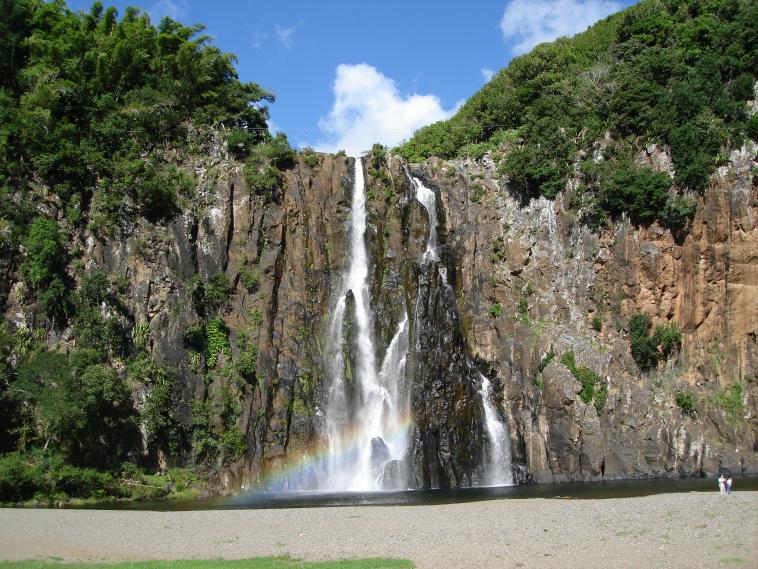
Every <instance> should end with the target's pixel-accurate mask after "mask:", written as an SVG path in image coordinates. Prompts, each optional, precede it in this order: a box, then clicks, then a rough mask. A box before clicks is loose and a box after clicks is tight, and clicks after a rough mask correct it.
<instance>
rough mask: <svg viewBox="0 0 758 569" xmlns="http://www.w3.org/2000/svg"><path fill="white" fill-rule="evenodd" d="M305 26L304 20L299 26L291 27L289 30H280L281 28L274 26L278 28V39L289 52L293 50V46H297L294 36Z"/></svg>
mask: <svg viewBox="0 0 758 569" xmlns="http://www.w3.org/2000/svg"><path fill="white" fill-rule="evenodd" d="M303 24H305V22H303V20H300V21H299V22H298V23H297V24H295V25H294V26H290V27H289V28H280V27H279V26H274V27H275V28H276V37H278V38H279V42H280V43H281V44H282V46H283V47H284V49H286V50H287V51H289V50H291V49H292V46H293V45H295V40H294V39H293V38H292V36H293V35H294V34H295V31H296V30H297V29H298V28H299V27H301V26H302V25H303Z"/></svg>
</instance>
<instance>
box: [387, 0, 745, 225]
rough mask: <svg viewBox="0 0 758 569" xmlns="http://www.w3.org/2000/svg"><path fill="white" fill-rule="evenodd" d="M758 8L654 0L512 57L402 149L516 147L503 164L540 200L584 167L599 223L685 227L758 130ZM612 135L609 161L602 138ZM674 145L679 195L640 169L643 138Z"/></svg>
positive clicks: (735, 2) (453, 151)
mask: <svg viewBox="0 0 758 569" xmlns="http://www.w3.org/2000/svg"><path fill="white" fill-rule="evenodd" d="M756 69H758V6H756V4H755V2H750V1H749V0H723V1H701V0H689V1H686V2H681V1H678V0H677V1H674V0H671V1H668V0H649V1H645V2H640V3H639V4H638V5H636V6H633V7H632V8H629V9H628V10H625V11H624V12H620V13H618V14H615V15H612V16H610V17H608V18H607V19H605V20H603V21H601V22H599V23H597V24H595V25H594V26H592V27H591V28H590V29H589V30H588V31H586V32H584V33H582V34H579V35H577V36H574V37H572V38H562V39H559V40H557V41H555V42H552V43H546V44H542V45H540V46H538V47H536V48H535V49H534V50H533V51H532V52H530V53H528V54H526V55H523V56H521V57H518V58H516V59H514V60H513V61H511V62H510V64H509V65H508V67H507V68H505V69H502V70H501V71H500V72H499V73H497V75H496V76H495V77H494V78H493V79H492V80H491V81H490V82H489V83H488V84H487V85H485V86H484V87H483V88H482V90H481V91H479V92H478V93H476V94H475V95H474V96H473V97H471V98H470V99H469V100H468V101H467V102H466V103H465V104H464V105H463V107H462V108H461V109H460V111H458V113H457V114H456V115H455V116H454V117H452V118H451V119H449V120H447V121H443V122H439V123H436V124H433V125H430V126H427V127H424V128H422V129H420V130H419V131H418V132H417V133H416V134H415V135H414V136H413V138H411V139H410V140H409V141H408V142H406V143H405V144H403V145H402V146H401V147H400V148H399V149H398V152H399V153H400V155H402V156H403V157H404V158H406V159H407V160H409V161H411V162H421V161H423V160H425V159H427V158H429V157H430V156H437V157H439V158H445V159H450V158H454V157H466V156H468V157H472V158H481V157H482V156H483V155H484V153H485V152H486V151H487V150H493V149H495V148H498V147H501V148H508V152H507V154H506V156H505V157H504V159H503V160H502V162H501V163H500V171H501V172H502V173H504V174H507V175H508V176H509V178H510V179H511V180H512V181H514V182H515V183H517V184H518V185H519V186H520V187H521V188H522V189H523V190H524V191H525V192H527V193H528V194H530V195H540V194H541V195H544V196H546V197H548V198H553V197H555V195H556V194H557V193H558V192H560V191H562V190H563V188H564V187H565V186H566V182H567V180H568V179H569V177H573V176H574V174H575V169H576V166H577V162H578V165H579V168H580V169H581V171H582V173H583V174H584V180H585V182H586V184H587V186H588V189H589V191H588V192H587V194H586V197H588V198H591V199H592V200H593V202H594V203H593V205H594V207H593V212H592V218H593V221H595V222H597V221H598V218H600V219H602V218H604V217H605V215H606V214H612V215H617V214H620V213H622V212H627V213H628V214H630V215H631V216H632V218H633V219H635V220H637V221H642V222H650V221H652V220H654V219H659V220H661V221H664V222H667V223H668V224H669V225H671V226H673V227H674V228H675V229H677V228H680V227H682V226H683V225H685V224H686V218H687V217H689V216H691V215H692V213H693V211H692V205H693V202H692V201H691V200H690V199H687V198H686V197H682V196H683V194H686V193H687V191H688V190H690V191H702V190H703V188H704V187H705V185H706V183H707V181H708V178H709V176H710V175H711V174H712V173H713V171H714V169H715V168H716V166H717V165H718V164H720V163H723V162H724V160H725V157H726V155H727V153H728V152H729V150H730V149H732V148H739V147H740V146H741V145H742V142H743V141H744V140H745V138H744V137H745V134H746V133H749V134H750V136H752V138H756V137H757V136H758V117H756V115H752V116H751V115H749V114H748V110H747V106H746V104H745V103H746V101H748V100H750V99H753V98H754V93H753V86H754V83H755V72H756ZM606 136H610V137H612V138H613V140H614V144H613V146H612V147H611V148H610V149H607V150H606V153H605V154H606V155H605V158H606V161H605V163H604V164H602V165H600V166H598V164H597V161H596V160H595V161H593V160H592V158H593V155H594V154H595V151H596V148H597V146H596V145H597V142H598V141H600V140H601V139H603V138H604V137H606ZM651 142H657V143H662V144H666V145H668V146H669V147H670V149H671V158H672V160H673V166H674V169H675V171H676V176H675V181H676V185H677V187H678V189H679V192H678V194H679V197H674V196H672V197H669V195H668V191H667V190H668V186H669V185H670V183H669V181H668V179H667V178H666V177H661V176H659V175H656V174H655V173H653V172H650V171H644V170H640V169H638V168H635V167H634V166H633V165H632V164H630V159H631V155H632V152H633V151H634V150H635V149H636V147H638V146H639V145H640V144H643V145H644V144H649V143H651Z"/></svg>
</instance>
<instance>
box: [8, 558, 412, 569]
mask: <svg viewBox="0 0 758 569" xmlns="http://www.w3.org/2000/svg"><path fill="white" fill-rule="evenodd" d="M56 567H57V568H60V569H413V563H411V562H410V561H403V560H395V559H379V558H374V559H351V560H349V561H322V562H318V563H308V562H305V561H298V560H296V559H290V558H288V557H256V558H253V559H238V560H233V561H226V560H221V559H203V560H192V561H139V562H126V563H107V564H102V563H100V564H86V563H73V564H69V563H54V562H49V561H2V562H0V569H55V568H56Z"/></svg>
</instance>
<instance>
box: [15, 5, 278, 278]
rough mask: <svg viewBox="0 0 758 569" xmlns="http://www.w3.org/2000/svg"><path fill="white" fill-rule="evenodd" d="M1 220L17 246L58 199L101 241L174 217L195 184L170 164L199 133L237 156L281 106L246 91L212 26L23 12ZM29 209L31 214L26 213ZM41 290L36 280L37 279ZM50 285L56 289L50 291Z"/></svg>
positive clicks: (58, 9) (131, 14) (134, 12)
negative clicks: (270, 106)
mask: <svg viewBox="0 0 758 569" xmlns="http://www.w3.org/2000/svg"><path fill="white" fill-rule="evenodd" d="M0 13H1V14H2V16H0V29H2V30H3V33H2V40H1V42H2V51H3V53H5V54H7V57H5V58H4V59H3V62H2V63H0V107H1V108H2V113H0V197H2V199H0V203H1V204H2V205H0V217H2V219H3V220H4V221H6V222H8V227H9V228H10V230H11V233H10V236H9V237H8V238H7V239H6V240H4V242H5V244H6V245H12V244H14V243H18V242H20V241H21V240H23V238H24V236H25V235H26V234H27V230H26V228H27V227H29V222H30V221H31V219H32V218H33V217H34V215H35V213H34V212H35V210H36V208H35V207H33V204H34V203H36V201H37V200H39V199H40V198H42V197H44V196H43V195H42V194H41V188H44V191H46V192H49V194H51V195H52V199H51V200H48V201H49V203H51V204H58V205H57V206H55V207H59V208H60V213H62V214H63V216H64V218H65V221H66V223H67V224H68V225H69V226H71V225H75V226H81V225H86V224H89V225H90V226H91V227H92V228H93V229H94V230H96V231H98V232H100V233H106V234H107V233H109V232H112V231H114V230H115V229H116V228H117V227H118V226H119V225H120V224H122V223H124V222H128V221H130V220H129V216H130V215H132V213H131V212H134V211H136V212H139V213H141V214H142V215H145V216H148V217H150V218H153V219H160V218H164V217H170V216H171V215H173V212H174V211H175V200H176V198H177V197H180V196H182V195H187V194H188V192H189V191H190V188H191V186H192V185H193V181H192V178H191V175H190V174H188V173H185V172H184V171H183V170H181V169H178V168H177V166H175V165H173V164H170V163H169V162H168V158H167V157H168V155H169V153H170V152H169V151H170V150H171V149H176V150H181V149H182V147H183V146H185V145H186V142H187V139H188V137H189V136H190V135H191V133H193V132H196V129H202V128H205V127H208V126H215V125H219V124H221V123H223V124H224V125H225V126H226V127H227V128H229V129H231V133H232V134H230V138H231V142H232V146H235V145H237V146H239V144H243V146H245V147H246V148H247V147H248V146H251V145H253V144H254V143H257V142H259V141H260V140H262V139H264V138H265V137H266V136H267V135H266V134H265V133H266V130H265V129H266V119H267V117H268V113H267V109H266V107H265V106H264V105H262V104H261V103H264V102H266V101H271V100H273V97H272V95H271V94H269V93H267V92H266V91H264V90H263V89H261V88H260V87H259V86H258V85H256V84H254V83H241V82H240V81H239V80H238V78H237V73H236V71H235V69H234V61H235V59H234V56H233V55H231V54H227V53H222V52H221V51H220V50H219V49H218V48H216V47H214V46H213V45H211V44H210V37H209V36H207V35H203V34H202V33H201V32H202V30H203V28H202V26H191V27H188V26H184V25H182V24H180V23H178V22H175V21H173V20H171V19H169V18H164V19H163V20H161V22H160V23H158V25H154V24H153V23H152V22H151V21H150V18H149V16H148V15H147V13H142V12H140V11H139V10H138V9H136V8H127V9H126V10H125V11H124V14H123V17H121V18H120V19H119V17H118V12H117V10H116V9H115V8H113V7H110V8H107V9H104V8H103V5H102V3H100V2H95V3H94V4H93V6H92V8H91V9H90V11H89V13H78V12H73V11H71V10H69V9H68V8H66V7H65V5H64V3H63V2H36V1H34V0H17V1H14V2H5V3H3V8H2V10H1V11H0ZM19 204H21V207H19ZM30 277H31V278H32V279H34V278H37V276H36V275H34V274H33V273H30ZM49 284H50V283H46V286H45V289H47V288H48V286H47V285H49Z"/></svg>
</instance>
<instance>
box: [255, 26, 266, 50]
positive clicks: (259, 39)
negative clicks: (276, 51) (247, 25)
mask: <svg viewBox="0 0 758 569" xmlns="http://www.w3.org/2000/svg"><path fill="white" fill-rule="evenodd" d="M266 37H267V36H266V34H264V33H263V32H262V31H260V30H258V31H256V32H255V33H254V34H253V47H254V48H255V49H263V42H264V41H265V40H266Z"/></svg>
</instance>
